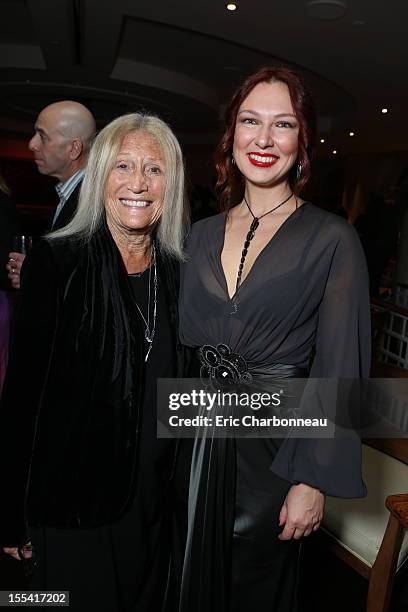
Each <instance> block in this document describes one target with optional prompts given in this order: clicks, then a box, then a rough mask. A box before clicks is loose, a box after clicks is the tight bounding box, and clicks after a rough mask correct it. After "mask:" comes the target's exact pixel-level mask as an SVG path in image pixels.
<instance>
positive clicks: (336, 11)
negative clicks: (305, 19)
mask: <svg viewBox="0 0 408 612" xmlns="http://www.w3.org/2000/svg"><path fill="white" fill-rule="evenodd" d="M306 6H307V10H308V13H309V15H310V16H311V17H314V18H315V19H323V20H324V21H334V20H335V19H340V18H341V17H344V15H345V14H346V12H347V5H346V4H345V3H344V2H341V1H340V0H311V2H308V3H307V5H306Z"/></svg>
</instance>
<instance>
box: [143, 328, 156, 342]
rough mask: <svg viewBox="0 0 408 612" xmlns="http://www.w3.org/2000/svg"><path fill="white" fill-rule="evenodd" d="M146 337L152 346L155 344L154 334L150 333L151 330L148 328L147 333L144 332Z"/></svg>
mask: <svg viewBox="0 0 408 612" xmlns="http://www.w3.org/2000/svg"><path fill="white" fill-rule="evenodd" d="M144 337H145V339H146V341H147V342H148V343H149V344H151V343H152V342H153V337H154V332H153V331H152V332H151V331H150V329H149V328H147V327H146V329H145V332H144Z"/></svg>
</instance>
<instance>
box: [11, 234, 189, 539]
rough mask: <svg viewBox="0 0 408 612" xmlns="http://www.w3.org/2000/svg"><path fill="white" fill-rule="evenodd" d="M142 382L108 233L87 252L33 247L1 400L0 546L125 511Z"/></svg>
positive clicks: (140, 357) (167, 274)
mask: <svg viewBox="0 0 408 612" xmlns="http://www.w3.org/2000/svg"><path fill="white" fill-rule="evenodd" d="M158 266H159V274H160V279H161V282H163V283H164V284H165V289H166V296H167V300H168V307H169V311H170V320H171V323H172V327H173V329H174V356H175V359H176V360H177V375H178V376H181V375H182V374H183V371H184V368H185V354H184V349H182V347H181V346H180V345H179V344H178V340H177V326H178V320H177V293H178V280H177V277H178V265H177V264H176V263H175V262H172V261H170V260H168V259H165V258H163V257H160V255H158ZM143 373H144V343H143V339H142V330H141V326H140V317H139V315H138V313H137V310H136V306H135V305H134V302H133V300H132V296H131V290H130V286H129V281H128V277H127V273H126V270H125V267H124V264H123V261H122V258H121V256H120V253H119V251H118V249H117V247H116V245H115V243H114V241H113V239H112V237H111V235H110V233H109V231H108V229H107V228H106V227H103V229H102V230H100V231H99V232H98V233H97V234H96V235H95V236H94V237H93V238H92V240H91V241H90V242H89V243H88V244H84V243H79V242H78V241H74V240H72V239H71V240H67V239H58V240H44V241H42V242H41V243H39V244H38V246H37V247H35V248H34V249H33V251H32V252H31V253H30V255H29V256H28V257H27V261H26V264H25V266H24V275H23V281H22V289H21V298H20V304H19V308H18V312H17V315H16V319H15V326H14V334H13V345H12V350H11V355H10V361H9V367H8V371H7V375H6V381H5V386H4V393H3V397H2V402H1V410H0V427H1V429H0V432H1V443H0V482H1V491H2V502H1V505H0V544H1V545H3V546H7V545H9V546H14V545H16V544H17V543H19V542H20V541H21V539H22V538H23V537H24V534H25V531H26V529H27V525H53V526H60V527H76V526H77V527H81V526H82V527H92V526H97V525H102V524H107V523H110V522H112V521H114V520H115V519H117V518H118V517H119V516H120V515H121V514H122V513H123V512H124V511H125V510H126V508H127V505H128V503H129V501H130V498H131V494H132V485H133V480H134V479H133V476H134V471H135V467H136V450H137V442H138V426H139V406H140V400H141V392H142V388H143ZM152 408H153V409H154V407H152Z"/></svg>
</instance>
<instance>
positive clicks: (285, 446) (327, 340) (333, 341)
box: [271, 223, 371, 497]
mask: <svg viewBox="0 0 408 612" xmlns="http://www.w3.org/2000/svg"><path fill="white" fill-rule="evenodd" d="M336 229H337V230H340V236H339V238H338V240H337V242H336V246H335V248H334V250H333V251H332V253H331V254H330V257H331V260H330V263H329V267H328V275H327V280H326V284H325V289H324V295H323V298H322V301H321V303H320V306H319V312H318V324H317V330H316V339H315V356H314V360H313V363H312V367H311V372H310V377H311V378H315V379H317V378H325V379H333V380H332V384H331V385H329V389H330V390H329V399H328V400H327V396H326V400H325V401H329V402H331V401H333V402H338V401H339V399H338V397H339V389H340V386H339V382H338V381H339V380H340V379H356V378H362V377H367V376H368V375H369V368H370V357H371V333H370V304H369V293H368V275H367V268H366V263H365V258H364V254H363V251H362V248H361V245H360V241H359V239H358V236H357V234H356V232H355V230H354V228H352V227H351V226H349V225H347V224H346V223H344V224H343V223H341V225H339V226H337V228H336ZM340 384H341V385H343V387H342V388H343V395H344V384H346V385H347V383H344V382H341V383H340ZM350 384H351V381H350ZM330 395H331V398H330ZM331 407H332V406H330V408H331ZM328 412H330V409H329V410H328ZM336 422H337V423H338V420H336ZM271 469H272V470H273V471H274V472H275V473H277V474H278V475H279V476H281V477H282V478H284V479H286V480H289V481H290V482H292V483H299V482H303V483H306V484H309V485H311V486H313V487H316V488H318V489H320V490H321V491H322V492H324V493H326V494H327V495H333V496H336V497H363V496H364V495H365V493H366V489H365V486H364V483H363V481H362V477H361V443H360V438H359V436H358V434H357V433H356V432H355V431H353V430H352V429H351V428H350V429H344V428H342V429H341V432H340V430H339V428H338V425H336V433H335V436H334V438H330V439H329V438H325V439H294V438H290V437H288V438H287V439H285V440H284V441H283V443H282V445H281V447H280V450H279V452H278V454H277V456H276V458H275V460H274V462H273V464H272V468H271Z"/></svg>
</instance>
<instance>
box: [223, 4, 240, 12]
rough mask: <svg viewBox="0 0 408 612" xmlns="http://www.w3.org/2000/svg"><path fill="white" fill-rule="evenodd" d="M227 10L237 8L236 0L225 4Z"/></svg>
mask: <svg viewBox="0 0 408 612" xmlns="http://www.w3.org/2000/svg"><path fill="white" fill-rule="evenodd" d="M225 7H226V9H227V11H236V10H237V8H238V5H237V3H236V2H227V4H226V5H225Z"/></svg>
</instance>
